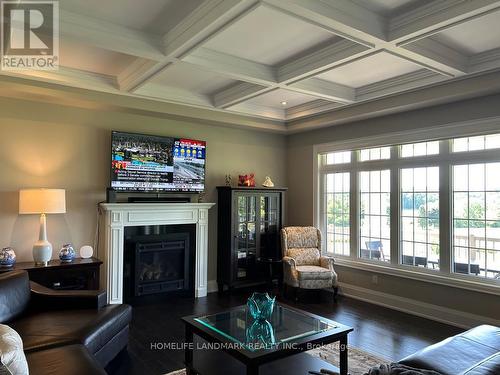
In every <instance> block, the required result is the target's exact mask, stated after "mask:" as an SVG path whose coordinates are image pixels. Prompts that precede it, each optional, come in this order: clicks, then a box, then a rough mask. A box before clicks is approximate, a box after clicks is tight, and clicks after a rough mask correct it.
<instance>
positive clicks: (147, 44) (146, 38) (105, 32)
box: [59, 10, 165, 61]
mask: <svg viewBox="0 0 500 375" xmlns="http://www.w3.org/2000/svg"><path fill="white" fill-rule="evenodd" d="M59 19H60V37H61V39H63V40H64V39H65V40H69V41H71V42H76V43H83V44H87V45H90V46H94V47H98V48H102V49H105V50H108V51H113V52H119V53H123V54H127V55H131V56H137V57H141V58H145V59H150V60H154V61H162V60H163V59H164V58H165V55H164V53H163V50H162V41H161V38H160V37H159V36H157V35H152V34H146V33H143V32H141V31H137V30H133V29H129V28H126V27H123V26H119V25H114V24H111V23H109V22H103V21H102V20H98V19H95V18H91V17H87V16H82V15H80V14H75V13H72V12H68V11H64V10H61V15H60V17H59Z"/></svg>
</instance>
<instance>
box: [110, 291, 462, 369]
mask: <svg viewBox="0 0 500 375" xmlns="http://www.w3.org/2000/svg"><path fill="white" fill-rule="evenodd" d="M247 297H248V293H244V292H243V293H239V294H236V295H223V296H219V295H218V294H217V293H212V294H209V295H208V297H206V298H200V299H198V300H195V299H193V298H186V297H175V298H172V299H170V300H167V301H164V302H161V301H159V302H158V303H155V304H152V305H147V306H135V307H134V310H133V321H132V325H131V330H130V342H129V346H128V350H127V351H126V352H123V353H122V354H120V355H119V356H118V357H117V358H116V359H115V361H113V362H112V363H111V364H110V366H108V369H107V370H108V373H110V374H113V375H115V374H140V375H150V374H151V375H160V374H165V373H168V372H170V371H174V370H177V369H180V368H182V367H183V359H184V352H183V351H182V350H159V349H155V348H154V345H155V343H160V344H163V343H170V342H178V343H182V342H183V341H184V326H183V324H182V323H181V322H180V318H181V317H183V316H186V315H192V314H200V315H201V314H207V313H215V312H219V311H223V310H224V309H226V308H228V307H232V306H237V305H241V304H244V303H245V302H246V298H247ZM286 303H288V304H290V305H294V306H296V307H298V308H300V309H303V310H307V311H310V312H312V313H315V314H318V315H322V316H325V317H327V318H329V319H332V320H336V321H339V322H341V323H343V324H346V325H350V326H352V327H353V328H354V332H352V333H351V334H350V335H349V344H350V345H352V346H354V347H357V348H360V349H362V350H365V351H368V352H371V353H373V354H376V355H378V356H381V357H384V358H386V359H387V360H388V361H397V360H398V359H401V358H402V357H404V356H407V355H409V354H411V353H413V352H415V351H417V350H419V349H421V348H423V347H425V346H427V345H429V344H432V343H434V342H437V341H440V340H442V339H444V338H446V337H448V336H451V335H454V334H457V333H459V332H461V331H462V330H461V329H459V328H456V327H453V326H449V325H446V324H442V323H437V322H435V321H432V320H428V319H424V318H419V317H416V316H413V315H409V314H405V313H402V312H398V311H395V310H391V309H387V308H383V307H379V306H376V305H372V304H369V303H366V302H361V301H357V300H354V299H351V298H345V297H344V298H342V297H339V301H338V303H337V304H332V303H328V302H321V303H314V301H312V302H310V301H308V302H307V303H305V302H302V303H293V302H291V301H290V300H286Z"/></svg>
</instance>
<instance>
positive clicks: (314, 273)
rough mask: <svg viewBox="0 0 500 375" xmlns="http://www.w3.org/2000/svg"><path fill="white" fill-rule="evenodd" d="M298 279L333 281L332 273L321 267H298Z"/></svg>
mask: <svg viewBox="0 0 500 375" xmlns="http://www.w3.org/2000/svg"><path fill="white" fill-rule="evenodd" d="M297 273H298V278H299V280H300V281H303V280H331V279H332V277H333V274H332V271H330V270H329V269H327V268H323V267H319V266H297Z"/></svg>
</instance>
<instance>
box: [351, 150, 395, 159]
mask: <svg viewBox="0 0 500 375" xmlns="http://www.w3.org/2000/svg"><path fill="white" fill-rule="evenodd" d="M390 157H391V148H390V147H375V148H367V149H364V150H360V151H359V160H360V161H368V160H381V159H389V158H390Z"/></svg>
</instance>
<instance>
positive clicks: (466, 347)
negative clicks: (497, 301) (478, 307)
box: [399, 325, 500, 375]
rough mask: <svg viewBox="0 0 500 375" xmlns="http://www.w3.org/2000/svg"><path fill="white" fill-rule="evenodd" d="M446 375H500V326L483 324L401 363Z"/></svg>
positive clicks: (432, 346)
mask: <svg viewBox="0 0 500 375" xmlns="http://www.w3.org/2000/svg"><path fill="white" fill-rule="evenodd" d="M399 363H400V364H402V365H406V366H410V367H413V368H418V369H425V370H434V371H437V372H439V373H440V374H442V375H499V374H500V327H494V326H490V325H481V326H478V327H475V328H472V329H470V330H468V331H466V332H464V333H461V334H458V335H456V336H453V337H449V338H447V339H446V340H443V341H441V342H438V343H437V344H434V345H431V346H428V347H426V348H424V349H422V350H420V351H418V352H416V353H414V354H412V355H410V356H408V357H406V358H404V359H402V360H401V361H399Z"/></svg>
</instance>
